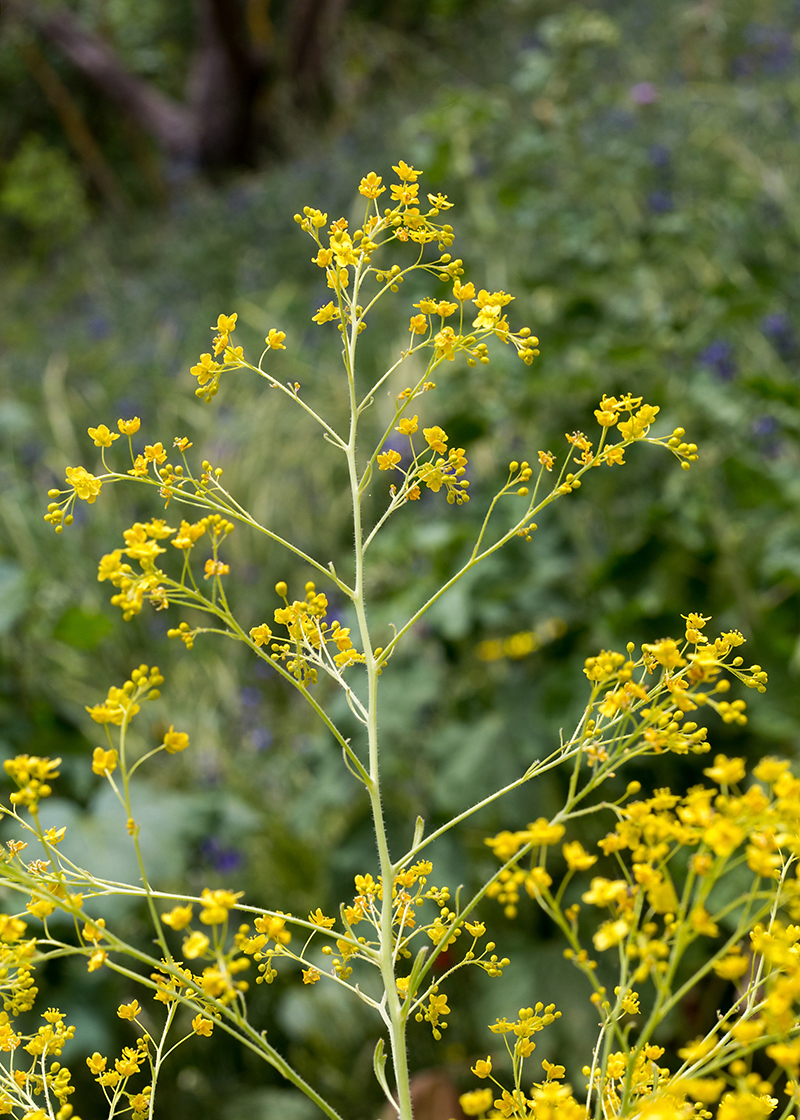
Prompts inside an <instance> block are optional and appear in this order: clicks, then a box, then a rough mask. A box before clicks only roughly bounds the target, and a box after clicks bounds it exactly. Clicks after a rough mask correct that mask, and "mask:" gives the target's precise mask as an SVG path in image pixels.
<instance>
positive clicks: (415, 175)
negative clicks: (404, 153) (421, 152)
mask: <svg viewBox="0 0 800 1120" xmlns="http://www.w3.org/2000/svg"><path fill="white" fill-rule="evenodd" d="M392 171H394V173H395V174H396V175H397V178H398V179H402V180H403V182H404V183H415V182H416V181H417V179H419V177H420V175H421V174H422V172H421V171H416V170H415V169H414V168H413V167H411V166H410V165H409V164H407V163H406V162H405V160H402V159H401V160H400V162H399V163H398V164H396V165H395V164H392Z"/></svg>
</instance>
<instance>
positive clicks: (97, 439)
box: [88, 424, 119, 447]
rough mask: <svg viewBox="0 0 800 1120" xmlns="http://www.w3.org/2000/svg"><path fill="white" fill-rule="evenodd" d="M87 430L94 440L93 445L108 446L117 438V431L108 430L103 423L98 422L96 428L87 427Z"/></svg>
mask: <svg viewBox="0 0 800 1120" xmlns="http://www.w3.org/2000/svg"><path fill="white" fill-rule="evenodd" d="M88 432H89V435H90V436H91V437H92V439H93V440H94V445H95V447H110V446H111V444H112V443H113V442H114V440H115V439H119V436H118V435H117V433H116V432H111V431H109V430H108V428H107V427H106V425H105V424H98V426H97V427H96V428H89V429H88Z"/></svg>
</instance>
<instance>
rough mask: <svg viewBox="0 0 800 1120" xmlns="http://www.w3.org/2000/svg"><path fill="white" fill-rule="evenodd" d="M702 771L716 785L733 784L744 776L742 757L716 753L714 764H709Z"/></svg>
mask: <svg viewBox="0 0 800 1120" xmlns="http://www.w3.org/2000/svg"><path fill="white" fill-rule="evenodd" d="M703 773H704V774H705V776H706V777H707V778H710V779H711V780H712V782H716V783H717V785H720V786H734V785H736V784H737V783H738V782H741V780H742V778H744V775H745V766H744V759H743V758H728V757H727V755H724V754H718V755H717V756H716V757H715V759H714V765H713V766H709V767H708V768H707V769H706V770H704V771H703Z"/></svg>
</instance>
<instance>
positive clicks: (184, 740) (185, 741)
mask: <svg viewBox="0 0 800 1120" xmlns="http://www.w3.org/2000/svg"><path fill="white" fill-rule="evenodd" d="M161 745H162V747H164V749H165V750H166V752H167V754H178V752H179V751H185V750H186V748H187V747H188V746H189V736H188V735H187V734H186V732H185V731H176V730H175V727H174V725H173V724H170V728H169V731H167V733H166V734H165V736H164V742H163V743H162V744H161Z"/></svg>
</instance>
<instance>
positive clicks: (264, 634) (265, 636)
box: [250, 622, 272, 646]
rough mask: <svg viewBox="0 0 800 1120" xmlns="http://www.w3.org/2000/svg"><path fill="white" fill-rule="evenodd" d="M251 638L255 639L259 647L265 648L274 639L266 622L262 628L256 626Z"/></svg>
mask: <svg viewBox="0 0 800 1120" xmlns="http://www.w3.org/2000/svg"><path fill="white" fill-rule="evenodd" d="M250 637H251V638H252V639H253V641H254V642H255V644H256V645H257V646H263V645H264V644H265V643H266V642H268V641H269V640H270V638H271V637H272V631H271V630H270V628H269V626H267V624H266V622H262V623H261V625H260V626H254V627H253V628H252V629H251V631H250Z"/></svg>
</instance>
